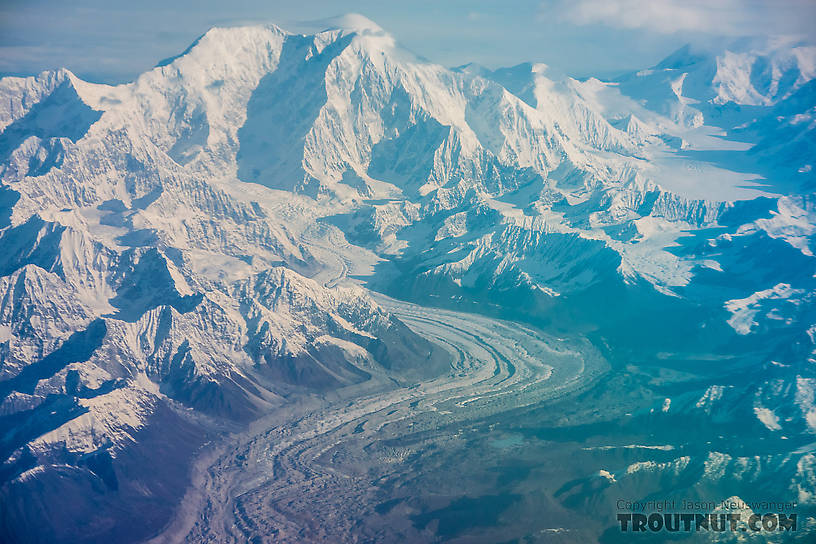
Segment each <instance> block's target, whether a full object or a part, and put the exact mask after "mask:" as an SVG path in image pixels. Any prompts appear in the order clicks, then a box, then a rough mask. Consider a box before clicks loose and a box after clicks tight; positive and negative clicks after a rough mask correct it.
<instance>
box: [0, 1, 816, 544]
mask: <svg viewBox="0 0 816 544" xmlns="http://www.w3.org/2000/svg"><path fill="white" fill-rule="evenodd" d="M737 45H738V46H739V47H741V48H742V49H737V50H731V49H726V50H724V51H721V52H717V53H705V54H703V53H700V54H698V53H696V52H695V51H693V50H692V49H691V48H684V49H681V50H680V51H678V52H676V53H674V54H673V55H671V56H669V57H668V58H667V59H666V60H664V61H663V62H661V63H660V64H658V65H657V66H655V67H654V68H652V69H649V70H644V71H642V72H638V73H636V74H631V75H629V76H626V77H624V78H621V79H620V80H618V81H611V82H603V81H600V80H597V79H589V80H586V81H577V80H574V79H571V78H566V77H562V76H557V75H555V74H551V73H550V71H549V70H548V69H547V67H546V66H544V65H540V64H523V65H519V66H516V67H513V68H508V69H502V70H495V71H492V70H487V69H484V68H480V67H477V66H473V65H468V66H465V67H460V68H456V69H446V68H444V67H442V66H438V65H435V64H431V63H428V62H426V61H421V60H419V59H416V58H415V57H413V56H412V55H411V54H410V53H408V52H406V51H403V50H401V49H400V48H399V46H398V45H397V44H396V43H395V41H394V39H393V38H392V37H391V36H389V35H388V34H387V33H386V32H385V31H384V30H382V29H381V28H380V27H378V26H377V25H376V24H374V23H373V22H371V21H368V20H367V19H365V18H362V17H359V16H353V17H346V18H343V19H340V20H338V21H337V24H336V25H333V28H330V29H327V30H326V31H324V32H320V33H317V34H314V35H297V34H290V33H288V32H286V31H284V30H282V29H280V28H278V27H275V26H252V27H240V28H214V29H212V30H210V31H208V32H207V33H206V34H204V35H203V36H201V37H200V38H199V39H198V40H196V41H195V43H193V45H191V46H190V48H189V49H188V50H186V51H185V52H183V53H182V54H180V55H179V56H177V57H174V58H171V59H167V60H165V61H162V62H161V63H160V64H159V65H158V66H157V67H155V68H154V69H153V70H151V71H149V72H147V73H145V74H142V75H141V76H140V77H139V78H138V79H136V80H135V81H134V82H132V83H128V84H123V85H118V86H107V85H99V84H93V83H88V82H85V81H82V80H81V79H80V78H78V77H77V76H75V75H74V74H72V73H71V72H69V71H67V70H56V71H52V72H45V73H42V74H40V75H38V76H35V77H28V78H15V77H9V78H3V79H2V80H0V131H1V132H0V181H2V187H0V228H1V229H2V230H0V249H2V251H0V401H1V402H0V421H2V424H0V435H2V442H0V444H2V453H3V456H2V461H3V464H2V466H0V477H1V478H2V482H3V487H2V491H0V494H1V495H0V496H2V502H3V503H4V504H11V502H10V501H12V498H13V497H26V498H25V500H17V501H14V504H15V505H16V506H15V509H13V510H11V509H10V510H7V511H6V512H5V513H4V514H3V519H2V522H0V523H2V527H1V529H2V531H3V532H4V533H5V534H8V535H12V536H14V537H15V538H20V539H22V536H21V535H23V534H24V532H23V531H24V530H25V527H27V526H29V525H30V524H31V523H34V520H41V519H44V521H45V522H44V523H43V524H42V526H43V529H42V533H41V534H40V536H39V537H37V538H40V539H41V540H44V541H45V540H53V539H62V540H66V541H70V540H72V539H75V538H78V537H79V536H80V535H86V536H87V535H93V537H94V538H96V539H99V540H104V539H105V538H108V537H109V536H110V535H111V534H113V533H112V532H113V531H116V530H118V527H120V524H121V523H122V520H123V519H130V518H128V516H132V515H133V513H134V512H142V513H143V514H142V517H144V518H145V523H144V524H143V526H142V527H143V529H142V532H141V533H139V532H135V533H134V534H133V537H132V538H133V539H134V540H138V539H140V538H145V537H148V536H150V535H151V534H153V533H154V532H155V531H156V530H157V529H158V528H160V527H161V526H162V525H163V524H164V523H166V521H167V519H168V516H169V510H167V508H166V505H167V504H168V503H172V502H173V500H174V499H173V497H178V496H179V494H180V493H182V492H183V489H184V486H185V485H186V483H187V482H186V479H185V478H184V477H182V476H179V474H184V473H185V471H186V468H185V467H186V466H187V465H188V464H189V462H190V459H191V457H192V455H193V454H194V453H195V451H196V449H197V448H198V447H199V446H200V445H201V444H203V443H204V442H206V441H208V440H211V439H212V436H213V434H212V433H216V432H219V431H224V430H233V429H235V428H237V427H236V426H240V425H244V424H246V423H248V422H250V421H252V420H254V419H256V418H258V417H260V416H262V415H264V414H269V413H272V412H274V411H275V410H277V409H281V407H282V406H286V405H287V404H288V403H291V402H294V401H293V399H295V398H301V397H302V396H309V395H315V394H327V392H331V391H335V390H338V389H342V388H343V387H346V386H349V385H352V384H365V383H369V382H377V383H382V384H394V383H396V384H406V383H412V382H414V381H418V380H422V379H425V378H428V377H431V376H435V375H438V374H440V373H444V372H445V371H446V361H447V359H446V354H445V352H444V351H443V350H441V349H440V348H438V347H437V346H436V345H435V344H434V343H432V342H430V341H429V340H427V339H426V338H424V337H422V336H419V335H417V334H416V333H414V332H412V330H411V329H409V328H408V327H406V326H405V325H404V324H403V323H402V322H401V321H400V320H399V319H397V318H395V317H394V316H392V315H390V314H389V313H388V312H387V311H385V310H383V309H382V308H380V307H379V306H378V304H377V303H375V302H374V301H373V300H372V299H371V298H370V297H369V295H368V294H367V291H366V287H364V285H365V286H367V287H368V288H376V289H378V290H383V291H386V292H388V293H391V294H395V295H397V296H398V297H399V298H404V299H412V300H417V301H425V302H426V303H428V304H434V305H465V306H466V307H468V308H474V309H477V310H479V311H481V312H486V313H497V314H499V315H502V316H504V317H511V318H513V319H521V320H525V321H529V322H532V323H535V324H538V325H539V326H544V327H550V328H552V329H553V330H557V331H562V332H563V331H570V332H573V333H574V332H576V331H578V332H580V333H582V334H583V333H591V334H594V335H596V338H600V339H601V340H599V341H602V342H603V343H606V344H612V345H613V346H614V347H613V349H612V350H611V352H610V354H609V356H610V358H612V359H614V358H616V357H626V356H630V355H633V354H634V356H635V357H649V356H653V355H654V354H655V353H657V352H658V351H672V350H677V349H680V346H683V345H684V344H686V343H687V342H688V338H690V337H693V338H695V339H696V340H697V341H698V342H699V346H697V347H696V349H697V351H698V352H699V353H702V352H706V351H709V352H712V351H713V352H717V351H720V352H721V351H723V350H731V351H732V352H733V353H735V354H737V355H735V356H739V357H745V358H748V355H749V354H750V356H751V357H755V358H758V359H760V361H759V362H760V363H763V364H770V363H771V362H773V363H774V364H778V365H782V366H780V367H779V368H784V369H785V370H781V371H779V376H777V377H776V378H775V380H778V381H779V383H780V384H782V385H780V386H779V387H776V386H774V385H773V384H770V385H764V384H763V385H761V386H757V385H756V383H754V382H750V383H744V384H741V385H740V387H742V389H741V390H740V391H741V393H740V394H739V395H738V394H736V393H735V396H734V400H733V404H734V406H737V405H739V403H743V404H744V403H746V402H747V403H748V404H747V405H745V406H742V408H739V407H738V406H737V407H734V406H730V407H729V406H725V407H723V408H718V407H717V406H719V405H722V404H723V403H730V402H732V401H731V400H730V399H731V397H730V396H729V395H714V394H713V393H711V394H709V393H708V392H706V393H701V394H703V395H708V397H706V398H708V399H709V400H710V401H711V402H710V403H707V404H706V403H703V404H699V403H697V404H695V403H693V402H691V401H690V400H689V402H688V403H687V404H688V410H690V411H694V410H698V411H699V410H702V409H705V410H715V411H721V412H723V413H724V412H728V411H729V410H731V409H732V408H733V410H738V409H742V411H743V412H746V410H747V413H749V416H750V413H751V411H752V410H753V411H754V414H755V416H756V417H757V418H758V421H761V422H763V423H764V424H765V425H766V426H767V427H768V428H771V427H778V429H775V430H782V429H783V428H784V429H785V430H784V432H785V433H787V434H798V435H807V434H808V433H809V434H813V433H816V427H814V424H813V418H814V415H813V414H814V413H816V412H814V408H813V406H814V405H816V403H815V400H816V399H814V398H813V394H814V390H816V388H815V387H814V384H816V375H814V373H813V370H812V368H811V367H812V364H813V360H814V359H813V357H814V345H813V344H814V338H813V335H814V330H816V315H814V313H813V311H812V309H811V308H812V307H813V300H812V299H813V293H814V288H816V279H815V278H814V274H816V266H815V265H816V260H815V259H814V254H813V251H814V235H815V234H816V207H815V206H814V199H813V196H812V194H811V193H812V190H813V187H814V179H816V178H814V175H816V174H814V172H813V169H812V164H811V163H812V157H813V156H814V151H816V149H814V144H815V143H816V139H814V134H816V133H815V132H814V129H815V128H816V126H814V107H816V106H814V89H816V87H814V83H813V79H814V77H815V76H816V64H815V63H816V49H814V48H813V47H811V46H805V45H798V44H793V45H792V44H781V45H780V44H775V45H774V47H772V48H768V47H765V48H764V49H763V48H759V49H757V48H756V47H755V45H754V44H737ZM350 278H356V279H357V280H360V281H362V284H360V281H353V280H352V279H350ZM702 328H705V331H704V332H702V333H701V332H700V331H701V329H702ZM689 335H691V336H689ZM659 346H660V347H659ZM771 357H772V358H773V361H771V359H770V358H771ZM712 379H714V380H715V381H716V378H712ZM791 381H795V383H796V384H797V386H796V387H797V389H796V391H795V392H794V391H793V390H790V389H789V388H787V389H786V386H785V384H786V383H791ZM712 387H715V386H712ZM703 391H707V390H706V389H705V388H704V389H703ZM740 395H741V396H740ZM715 397H716V398H715ZM689 398H690V397H689ZM746 398H750V399H754V400H750V401H746V400H745V399H746ZM791 399H795V400H793V401H792V400H791ZM700 402H702V400H700ZM791 402H794V403H795V404H796V405H797V406H799V407H800V409H795V410H794V409H791V408H790V406H791ZM718 403H719V404H718ZM746 407H747V408H746ZM740 413H742V412H740ZM783 416H784V417H783ZM780 418H781V419H780ZM789 429H790V430H789ZM160 460H161V461H162V463H160V464H162V465H163V466H162V467H161V469H160V470H158V472H156V473H155V474H154V473H146V472H145V471H144V470H142V471H138V470H137V469H135V468H133V467H139V466H142V467H143V466H151V465H153V464H155V463H157V462H158V461H160ZM803 466H804V465H803ZM127 467H130V470H131V473H133V471H136V473H138V474H140V476H139V477H138V478H133V480H132V481H130V480H128V481H126V480H124V479H123V478H121V475H122V474H125V473H127V470H126V469H127ZM802 470H805V468H803V469H802ZM808 470H809V469H808ZM794 472H795V471H794ZM117 475H119V476H117ZM57 494H63V496H70V497H72V503H71V507H70V508H66V509H62V510H59V511H57V509H54V508H52V507H50V506H49V500H50V498H51V497H53V496H56V495H57ZM66 494H67V495H66ZM106 494H113V495H115V497H116V498H115V500H108V499H106V498H105V497H106ZM61 508H62V507H61ZM92 510H95V511H97V512H99V515H98V516H97V517H96V518H95V519H96V520H97V521H95V525H94V526H93V527H92V528H90V529H89V528H86V527H85V525H84V521H82V520H83V516H85V515H87V512H88V511H92ZM38 523H39V521H38ZM57 527H59V528H61V529H60V531H62V532H60V533H57V532H54V531H57V529H55V528H57Z"/></svg>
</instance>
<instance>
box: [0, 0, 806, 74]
mask: <svg viewBox="0 0 816 544" xmlns="http://www.w3.org/2000/svg"><path fill="white" fill-rule="evenodd" d="M348 12H357V13H361V14H363V15H365V16H367V17H369V18H370V19H373V20H374V21H376V22H377V23H378V24H379V25H380V26H382V27H383V28H384V29H385V30H386V31H388V32H390V33H391V34H392V35H394V36H395V37H396V39H397V40H398V41H399V42H400V43H401V44H402V45H403V46H404V47H406V48H408V49H410V50H411V51H413V52H414V53H416V54H418V55H421V56H423V57H425V58H428V59H430V60H432V61H434V62H438V63H440V64H444V65H447V66H455V65H459V64H464V63H466V62H479V63H481V64H484V65H486V66H489V67H498V66H510V65H514V64H518V63H520V62H525V61H534V62H545V63H547V64H549V65H551V66H553V67H554V68H557V69H559V70H561V71H563V72H566V73H568V74H570V75H575V76H579V77H581V76H586V75H589V74H597V75H601V76H604V75H610V74H612V73H616V72H621V71H625V70H631V69H638V68H643V67H647V66H650V65H653V64H655V63H656V62H657V61H659V60H660V59H662V58H663V57H665V56H666V55H667V54H669V53H670V52H671V51H673V50H674V49H676V48H677V47H679V46H681V45H683V44H684V43H686V42H705V41H708V40H711V39H713V38H714V37H717V36H742V35H764V34H798V35H802V36H803V37H807V38H808V39H812V37H813V32H814V31H813V26H814V22H816V0H686V1H681V0H504V1H501V0H492V1H489V0H467V1H465V0H448V1H444V0H437V1H425V0H418V1H408V0H406V1H401V2H384V1H382V0H379V1H367V0H357V1H353V2H352V1H343V0H334V1H329V0H299V1H277V0H218V1H216V0H180V1H173V0H142V1H129V2H119V1H116V0H70V1H68V2H66V1H64V0H57V1H54V0H0V72H2V73H14V74H31V73H36V72H39V71H41V70H43V69H47V68H55V67H60V66H65V67H67V68H69V69H71V70H72V71H74V72H76V73H77V74H78V75H80V76H82V77H85V78H87V79H90V80H92V81H105V82H119V81H128V80H131V79H133V78H134V77H135V76H136V75H137V74H139V73H141V72H143V71H145V70H147V69H149V68H151V67H152V66H154V65H155V64H156V63H157V62H158V61H159V60H161V59H163V58H166V57H169V56H172V55H174V54H177V53H179V52H181V51H182V50H184V49H185V48H186V47H187V45H189V44H190V43H191V42H192V41H193V40H194V39H195V38H196V37H198V36H199V35H201V34H202V33H204V32H205V31H206V30H207V28H209V27H211V26H214V25H236V24H242V23H249V22H274V23H276V24H278V25H279V26H282V27H283V28H286V29H288V30H293V31H304V30H306V29H310V30H314V29H315V26H316V25H314V24H309V21H315V20H319V19H324V18H326V17H330V16H334V15H340V14H343V13H348ZM317 26H319V25H317Z"/></svg>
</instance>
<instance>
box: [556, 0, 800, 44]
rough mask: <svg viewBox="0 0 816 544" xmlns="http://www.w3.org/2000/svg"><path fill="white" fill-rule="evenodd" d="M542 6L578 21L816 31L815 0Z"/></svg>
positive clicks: (562, 1)
mask: <svg viewBox="0 0 816 544" xmlns="http://www.w3.org/2000/svg"><path fill="white" fill-rule="evenodd" d="M542 11H543V13H544V14H545V15H546V14H548V13H549V14H553V13H554V14H556V15H557V16H559V17H560V18H562V19H563V20H565V21H567V22H570V23H573V24H577V25H589V24H599V25H605V26H610V27H615V28H630V29H644V30H648V31H652V32H658V33H664V34H669V33H676V32H700V33H705V34H715V35H723V36H757V35H768V34H799V35H805V36H808V35H809V37H811V38H812V37H813V36H814V29H813V23H814V21H816V2H814V1H813V0H549V1H546V2H544V3H543V5H542Z"/></svg>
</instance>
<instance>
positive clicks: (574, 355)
mask: <svg viewBox="0 0 816 544" xmlns="http://www.w3.org/2000/svg"><path fill="white" fill-rule="evenodd" d="M376 298H377V302H378V303H379V304H380V305H381V306H383V307H384V308H386V309H387V310H389V311H391V312H392V313H394V314H395V315H396V316H397V317H399V318H400V319H401V320H402V321H403V322H404V323H406V324H407V325H408V326H409V327H411V328H412V329H414V330H415V331H416V332H418V333H420V334H422V335H425V336H426V337H428V338H429V339H431V340H433V341H435V342H437V343H438V344H440V345H442V346H443V347H445V348H446V349H447V350H449V351H450V353H451V354H452V356H453V359H452V365H451V368H450V371H449V372H448V373H447V374H445V375H443V376H440V377H438V378H436V379H433V380H429V381H426V382H423V383H420V384H415V385H412V386H410V387H400V386H396V385H395V384H394V383H393V382H388V381H380V382H376V383H369V384H367V385H365V386H363V387H360V386H356V387H353V388H348V389H347V390H345V391H342V392H341V393H340V394H338V395H335V396H334V397H333V398H329V397H321V398H309V399H303V400H300V401H298V403H297V404H296V405H294V406H290V407H288V408H286V409H282V410H279V411H276V413H275V414H274V415H270V416H269V417H268V418H265V419H263V420H261V421H259V422H257V424H255V425H253V427H252V429H251V430H250V431H248V432H246V433H243V434H241V435H238V436H232V437H230V438H229V439H228V440H227V441H225V442H224V443H223V444H222V445H221V446H220V449H218V450H217V451H215V452H214V453H211V454H210V455H209V456H208V457H205V458H202V459H201V461H200V462H199V467H198V469H197V471H196V473H195V477H194V485H193V486H192V489H191V491H190V492H189V493H188V495H187V497H186V498H185V501H184V503H183V506H182V509H181V511H180V512H179V513H178V515H177V516H176V519H175V520H174V522H173V523H172V524H171V525H170V526H169V527H168V528H167V529H166V530H165V531H164V532H163V533H162V534H161V535H159V536H158V537H156V539H154V541H153V542H176V541H189V542H215V541H217V542H247V541H255V540H254V539H253V537H260V539H259V540H258V541H265V540H266V538H273V539H274V541H276V542H303V541H318V542H319V541H325V542H340V541H351V540H354V539H355V537H356V538H362V540H365V541H371V540H373V541H382V540H386V541H387V540H391V538H389V536H388V535H389V532H388V530H387V529H384V528H383V527H377V526H376V523H374V524H372V526H371V527H369V526H367V525H366V523H367V522H366V521H361V520H375V519H376V517H377V516H376V513H375V512H374V510H375V509H374V504H376V500H373V499H372V495H373V494H377V491H378V489H377V488H378V481H381V480H382V478H376V477H375V479H374V480H373V481H372V474H386V475H390V476H393V475H395V474H398V473H400V471H405V468H404V463H402V461H404V460H405V459H406V458H408V457H410V456H412V455H418V454H420V452H419V451H417V449H416V447H401V446H399V442H400V440H401V439H403V438H405V437H409V436H412V437H416V436H421V435H428V436H432V435H435V436H434V437H433V438H429V439H428V442H429V443H430V442H437V443H438V442H440V441H444V439H445V438H446V437H447V431H446V429H451V432H455V429H456V428H459V427H461V426H463V425H467V424H468V422H472V421H475V420H478V419H482V418H485V417H489V416H495V415H497V414H500V413H501V412H506V411H510V410H515V409H518V408H520V407H524V406H530V405H532V404H536V403H541V402H544V401H547V400H550V399H553V398H556V397H562V396H564V395H566V394H568V393H571V392H574V391H576V390H577V389H579V388H583V387H584V386H585V385H586V384H588V383H590V382H591V381H593V379H594V378H596V377H597V376H598V375H599V374H600V373H601V372H602V371H603V370H604V369H605V368H606V365H605V362H604V361H603V359H602V358H601V357H600V355H599V354H598V353H597V352H596V351H595V350H594V349H593V348H592V347H591V345H590V344H589V342H587V341H584V340H575V339H570V340H565V339H559V338H553V337H549V336H546V335H545V334H543V333H542V332H540V331H537V330H534V329H532V328H529V327H526V326H524V325H520V324H518V323H510V322H505V321H500V320H494V319H489V318H487V317H483V316H479V315H473V314H465V313H459V312H454V311H449V310H441V309H437V308H426V307H421V306H417V305H414V304H410V303H407V302H400V301H396V300H393V299H390V298H386V297H384V296H381V295H377V296H376ZM379 495H381V493H380V494H379ZM392 536H393V535H392ZM413 537H414V538H415V539H417V541H421V540H424V539H425V538H427V535H426V537H425V538H423V536H422V535H420V534H416V535H413Z"/></svg>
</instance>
